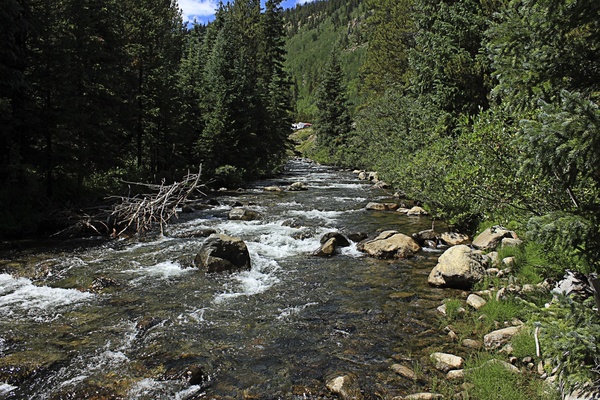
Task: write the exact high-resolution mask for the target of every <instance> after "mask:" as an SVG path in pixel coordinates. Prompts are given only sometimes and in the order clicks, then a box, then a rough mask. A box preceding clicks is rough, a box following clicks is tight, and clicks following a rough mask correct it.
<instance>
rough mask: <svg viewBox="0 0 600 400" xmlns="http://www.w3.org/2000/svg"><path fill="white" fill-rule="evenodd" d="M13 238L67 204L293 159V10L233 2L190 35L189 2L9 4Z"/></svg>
mask: <svg viewBox="0 0 600 400" xmlns="http://www.w3.org/2000/svg"><path fill="white" fill-rule="evenodd" d="M1 7H2V8H1V9H2V12H1V13H0V18H1V21H0V23H1V25H2V27H3V28H2V31H1V33H0V35H1V36H0V71H1V73H0V118H1V120H0V126H1V133H0V179H1V185H2V189H1V192H0V206H1V208H0V237H1V236H15V235H16V236H23V235H28V234H31V233H34V232H36V231H37V230H38V229H39V228H40V226H41V224H43V221H44V220H45V219H48V217H50V219H55V218H54V217H53V215H52V214H54V213H55V212H56V211H59V210H60V208H61V207H62V206H66V208H74V207H75V206H76V205H81V206H82V207H86V206H87V205H89V204H87V203H89V202H90V201H93V200H95V199H102V197H103V196H105V195H106V194H109V193H115V194H116V193H118V192H119V190H120V188H119V185H120V180H121V179H127V180H139V181H144V182H155V183H160V182H161V181H163V180H165V181H166V182H171V181H173V180H177V179H181V177H182V176H183V175H185V174H186V173H187V171H188V169H192V170H193V171H197V170H198V167H199V165H200V164H202V165H203V176H205V177H206V178H205V179H206V180H209V179H211V180H214V181H216V182H215V184H219V183H228V184H234V183H236V182H239V181H240V180H242V179H248V178H250V177H251V178H255V177H258V176H262V175H265V174H271V173H273V172H274V171H276V170H277V168H279V167H280V166H281V165H282V163H283V162H284V159H285V156H286V151H287V148H286V142H287V136H288V134H289V127H290V123H291V121H290V119H289V111H290V110H291V103H290V90H289V88H290V83H289V79H288V77H287V74H286V73H285V72H284V70H283V61H284V52H285V49H284V39H285V32H284V30H283V19H282V17H283V14H282V13H283V10H282V9H281V7H280V1H278V0H269V1H267V2H266V6H265V8H264V9H263V10H261V5H260V1H259V0H255V1H254V0H249V1H236V2H233V3H231V4H228V5H221V7H220V9H219V10H218V11H217V16H216V19H215V21H214V23H212V24H210V25H209V26H208V27H203V26H197V27H195V28H194V29H192V30H187V29H184V26H183V23H182V20H181V15H180V11H179V8H178V6H177V2H176V1H166V2H165V1H159V0H152V1H140V0H126V1H113V0H106V1H100V2H99V1H89V0H85V1H79V0H78V1H74V0H58V1H51V2H29V1H19V0H4V1H2V6H1Z"/></svg>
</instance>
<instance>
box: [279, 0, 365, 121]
mask: <svg viewBox="0 0 600 400" xmlns="http://www.w3.org/2000/svg"><path fill="white" fill-rule="evenodd" d="M367 15H368V9H367V7H366V2H365V1H361V0H330V1H315V2H312V3H306V4H304V5H302V6H297V7H296V8H293V9H288V10H285V12H284V19H285V28H286V32H287V35H288V39H287V42H286V49H287V60H286V69H287V70H288V72H289V73H290V75H291V79H292V83H293V98H294V104H295V107H296V108H295V114H296V119H297V120H305V121H312V120H314V118H315V117H316V115H317V107H316V97H315V94H316V91H317V88H318V86H319V83H320V81H321V79H322V75H323V71H324V69H325V66H326V64H327V62H328V60H329V58H330V56H331V53H332V52H333V51H336V52H338V53H339V57H340V64H341V65H342V70H343V75H344V82H345V87H346V91H347V96H348V99H349V104H350V107H351V109H354V108H356V107H357V106H359V105H360V103H362V102H363V101H364V97H365V96H364V92H363V91H362V88H361V77H360V69H361V66H362V64H363V62H364V59H365V55H366V49H367V47H366V45H367V25H366V18H367Z"/></svg>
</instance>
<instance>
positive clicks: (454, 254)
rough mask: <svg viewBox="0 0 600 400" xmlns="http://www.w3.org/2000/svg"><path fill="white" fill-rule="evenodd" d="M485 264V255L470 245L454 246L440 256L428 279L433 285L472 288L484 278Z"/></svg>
mask: <svg viewBox="0 0 600 400" xmlns="http://www.w3.org/2000/svg"><path fill="white" fill-rule="evenodd" d="M485 264H486V260H485V257H484V255H482V254H481V253H479V252H476V251H473V250H472V249H471V248H470V247H469V246H466V245H464V244H463V245H458V246H452V247H450V248H449V249H448V250H446V251H445V252H444V254H442V255H441V256H440V258H438V263H437V265H436V266H435V267H434V268H433V270H431V273H430V274H429V278H428V280H427V281H428V282H429V284H430V285H432V286H441V287H452V288H458V289H465V288H470V287H471V286H473V284H474V283H477V282H479V281H481V280H482V279H483V278H484V276H485V274H486V271H485Z"/></svg>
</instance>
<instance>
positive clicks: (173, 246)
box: [0, 161, 448, 399]
mask: <svg viewBox="0 0 600 400" xmlns="http://www.w3.org/2000/svg"><path fill="white" fill-rule="evenodd" d="M295 181H302V182H304V183H305V184H306V185H307V186H308V190H306V191H299V192H290V191H283V192H266V191H264V190H263V188H264V187H267V186H272V185H280V186H285V185H289V184H291V183H292V182H295ZM390 199H391V198H390V194H389V193H386V192H384V191H382V190H376V189H373V188H372V187H371V186H370V185H369V184H365V183H362V182H359V181H357V180H356V179H355V176H354V175H352V174H349V173H345V172H339V171H336V170H334V169H331V168H326V167H321V166H317V165H315V164H310V163H306V162H302V161H293V162H291V163H290V164H289V165H288V169H287V171H286V173H285V174H283V175H282V176H280V177H278V178H277V179H276V180H271V181H265V182H259V183H257V184H256V186H254V187H251V188H247V189H246V190H244V192H243V193H235V194H232V195H228V194H224V195H223V197H222V198H221V199H220V200H221V204H223V205H222V206H217V207H215V208H213V209H210V210H204V211H197V212H195V213H194V214H192V215H191V217H190V216H187V217H186V218H185V220H182V221H180V222H179V223H178V224H176V225H174V226H172V227H171V230H170V231H171V234H172V235H171V236H169V237H160V238H155V239H153V240H148V241H144V242H121V243H118V242H111V243H101V244H99V243H94V245H93V246H87V245H86V246H77V247H76V248H72V249H70V250H68V251H52V250H47V249H46V250H44V251H39V252H33V251H27V252H16V251H14V252H12V253H9V254H10V256H9V258H5V259H4V260H3V261H2V273H0V316H1V317H2V318H1V322H0V325H1V331H0V332H1V333H0V382H1V381H4V382H5V383H4V384H0V395H4V396H5V397H7V398H14V399H29V398H39V399H75V398H91V397H94V396H95V397H94V398H98V399H102V398H107V399H108V398H123V399H129V398H131V399H174V398H175V399H194V398H216V399H238V398H253V399H271V398H272V399H276V398H283V399H289V398H298V399H303V398H323V399H327V398H335V397H334V396H333V395H332V394H331V393H329V392H328V391H327V389H326V388H325V383H326V381H327V380H328V379H329V378H331V377H333V376H336V374H354V375H355V376H356V378H357V380H358V383H359V386H360V387H361V390H362V392H363V394H364V397H365V398H367V399H370V398H373V399H375V398H378V399H379V398H392V397H393V396H397V395H402V394H405V393H406V392H407V391H411V390H413V389H414V388H415V383H414V382H410V381H407V380H405V379H404V378H401V377H400V376H398V375H396V374H395V373H394V372H393V371H391V370H390V366H391V365H392V364H393V363H394V362H397V361H398V360H402V361H403V362H406V363H409V364H412V365H415V366H416V365H422V366H424V365H425V362H424V361H423V360H424V357H425V358H426V357H427V355H428V354H429V353H430V352H431V351H432V349H442V348H443V347H444V346H445V344H444V343H445V340H444V338H441V337H440V336H439V333H437V330H436V329H434V328H437V325H438V324H439V321H438V319H437V317H436V315H435V313H434V311H433V310H435V308H436V307H437V306H438V305H439V303H440V301H441V299H442V292H441V291H439V290H436V289H432V288H429V287H428V286H427V283H426V281H427V275H428V273H429V271H430V270H431V268H432V266H433V265H434V263H435V261H436V259H437V257H438V256H439V253H432V252H429V253H428V252H421V253H419V254H418V255H417V256H416V257H414V258H412V259H409V260H391V261H390V260H376V259H372V258H367V257H364V256H363V255H362V254H360V253H359V252H358V251H356V247H355V244H354V246H351V247H350V248H348V249H345V250H344V251H343V252H342V254H339V255H336V256H334V257H331V258H319V257H313V256H311V255H310V254H311V253H312V251H313V250H315V249H316V248H318V246H319V239H320V237H321V236H322V235H323V234H324V233H326V232H329V231H334V230H335V231H341V232H344V233H355V232H365V233H368V234H375V233H376V232H377V231H378V230H387V229H395V230H398V231H401V232H403V233H407V234H411V233H413V232H417V231H420V230H424V229H429V228H430V227H431V221H430V220H429V219H427V218H414V217H413V218H409V217H406V216H404V215H401V214H399V213H394V212H372V211H366V210H365V205H366V204H367V203H368V202H369V201H382V200H385V201H389V200H390ZM234 202H241V203H242V204H245V205H248V204H250V207H251V208H254V209H255V210H256V211H258V212H259V213H260V214H261V215H262V219H261V220H260V221H250V222H241V221H229V220H227V217H226V216H227V212H228V210H229V209H230V208H231V206H230V205H227V204H233V203H234ZM198 229H214V230H216V231H217V232H220V233H226V234H229V235H234V236H239V237H241V238H243V239H244V240H245V241H246V243H247V245H248V248H249V250H250V252H251V257H252V265H253V267H252V270H250V271H246V272H240V273H235V274H224V275H205V274H204V273H201V272H200V271H198V270H197V269H196V268H194V267H190V260H192V259H193V256H194V254H195V253H196V252H197V251H198V249H199V248H200V246H201V245H202V242H203V241H204V240H205V239H204V238H185V236H186V233H189V232H192V231H196V230H198ZM438 229H442V227H438ZM174 236H177V237H174ZM19 271H21V272H19ZM20 276H22V277H20ZM98 282H100V283H101V286H100V289H98V290H91V289H90V288H94V284H97V283H98ZM444 295H445V296H448V292H444ZM423 368H424V370H423V373H424V374H428V373H429V372H428V371H427V369H426V367H423ZM421 389H423V388H421Z"/></svg>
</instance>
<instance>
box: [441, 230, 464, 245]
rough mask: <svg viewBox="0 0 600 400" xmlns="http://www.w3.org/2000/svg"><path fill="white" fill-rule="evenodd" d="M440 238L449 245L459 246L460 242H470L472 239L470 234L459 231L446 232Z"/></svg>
mask: <svg viewBox="0 0 600 400" xmlns="http://www.w3.org/2000/svg"><path fill="white" fill-rule="evenodd" d="M440 239H442V241H443V242H444V243H446V244H447V245H448V246H458V245H459V244H470V243H471V240H470V239H469V236H468V235H465V234H463V233H458V232H444V233H442V235H441V237H440Z"/></svg>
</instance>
